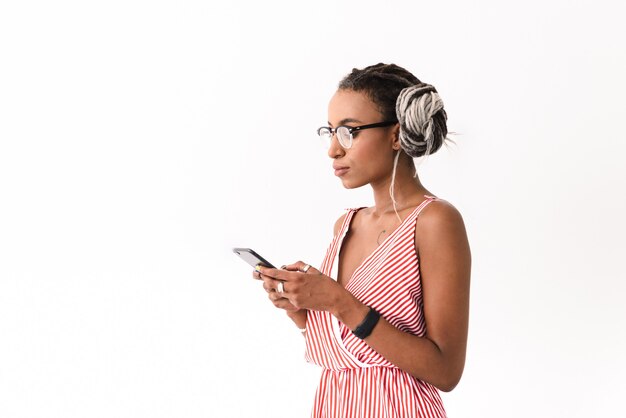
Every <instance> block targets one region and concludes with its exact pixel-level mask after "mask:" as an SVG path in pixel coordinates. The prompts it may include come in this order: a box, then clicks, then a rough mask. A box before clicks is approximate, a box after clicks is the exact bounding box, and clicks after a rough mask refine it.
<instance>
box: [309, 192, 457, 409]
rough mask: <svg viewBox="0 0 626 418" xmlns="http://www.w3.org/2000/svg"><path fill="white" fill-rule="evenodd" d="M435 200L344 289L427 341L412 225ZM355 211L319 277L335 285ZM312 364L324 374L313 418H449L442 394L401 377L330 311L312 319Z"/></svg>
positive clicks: (403, 374) (405, 223)
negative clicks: (344, 244) (334, 280)
mask: <svg viewBox="0 0 626 418" xmlns="http://www.w3.org/2000/svg"><path fill="white" fill-rule="evenodd" d="M435 199H436V198H435V197H432V196H426V200H424V202H422V203H421V204H420V205H419V206H418V207H417V208H415V209H414V210H413V212H412V213H411V214H410V215H409V216H408V217H407V218H406V219H405V220H404V221H403V222H402V223H401V224H400V226H399V227H398V228H397V229H396V230H395V231H394V232H393V233H392V234H391V235H389V236H388V237H387V239H386V240H385V241H384V242H383V243H382V244H381V245H380V246H379V247H378V248H376V250H374V252H373V253H372V254H370V255H369V256H368V257H367V258H366V259H365V260H364V261H363V263H362V264H361V265H360V266H359V267H357V269H356V270H355V271H354V274H353V276H352V277H351V278H350V280H349V281H348V284H347V285H346V289H347V290H348V291H350V293H352V294H353V295H354V296H355V297H356V298H357V299H359V300H360V301H361V302H363V303H365V304H366V305H369V306H371V307H373V308H374V309H376V310H377V311H378V312H380V314H381V315H382V316H383V317H384V318H385V319H386V320H387V321H388V322H389V323H391V324H392V325H394V326H395V327H397V328H399V329H401V330H403V331H405V332H409V333H411V334H415V335H418V336H423V335H424V334H425V333H426V323H425V320H424V312H423V309H422V287H421V280H420V273H419V262H418V258H417V253H416V251H415V222H416V220H417V217H418V216H419V214H420V212H421V211H422V209H423V208H424V207H426V206H427V205H428V204H429V203H430V202H432V201H433V200H435ZM357 211H358V209H350V210H349V211H348V214H347V216H346V217H345V219H344V221H343V224H342V225H341V228H340V230H339V232H338V233H337V235H336V236H335V237H334V239H333V241H332V243H331V244H330V246H329V248H328V251H327V253H326V257H325V258H324V261H323V262H322V266H321V271H322V272H323V273H324V274H326V275H329V276H331V277H336V274H333V273H334V270H335V271H336V268H337V262H338V254H339V250H340V249H341V244H342V242H343V239H344V238H345V236H346V233H347V232H348V229H349V228H350V222H351V220H352V218H353V216H354V214H355V213H356V212H357ZM306 328H307V332H306V353H305V358H306V360H307V361H309V362H312V363H315V364H317V365H319V366H321V367H322V368H323V371H322V376H321V380H320V384H319V386H318V389H317V392H316V394H315V402H314V405H313V411H312V412H311V416H312V417H315V418H319V417H328V418H330V417H333V418H339V417H341V418H352V417H354V418H357V417H358V418H365V417H377V418H379V417H389V418H391V417H428V418H442V417H445V416H446V412H445V410H444V408H443V404H442V402H441V397H440V395H439V391H438V390H437V389H436V388H435V387H434V386H432V385H431V384H429V383H426V382H424V381H422V380H419V379H417V378H415V377H413V376H411V375H409V374H408V373H406V372H404V371H402V370H400V369H399V368H397V367H396V366H394V365H393V364H391V363H390V362H389V361H387V360H386V359H385V358H384V357H383V356H381V355H380V354H378V353H377V352H376V351H374V350H373V349H372V348H371V347H370V346H369V345H368V344H367V343H366V342H365V341H363V340H360V339H358V338H357V337H355V336H354V335H353V334H352V332H351V331H350V329H349V328H348V327H346V326H345V325H344V324H342V323H340V322H339V321H338V320H337V319H336V318H335V317H334V316H332V315H331V314H330V313H328V312H326V311H309V312H308V317H307V325H306Z"/></svg>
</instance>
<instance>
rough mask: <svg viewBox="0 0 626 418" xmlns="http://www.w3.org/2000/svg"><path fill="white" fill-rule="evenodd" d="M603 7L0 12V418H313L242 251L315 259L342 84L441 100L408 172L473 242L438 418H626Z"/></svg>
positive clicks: (617, 36) (616, 92)
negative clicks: (405, 79)
mask: <svg viewBox="0 0 626 418" xmlns="http://www.w3.org/2000/svg"><path fill="white" fill-rule="evenodd" d="M620 11H621V6H620V2H617V1H614V2H609V1H600V2H597V1H596V2H591V1H577V2H572V1H547V2H518V3H514V4H513V3H508V2H496V1H478V2H461V1H457V2H401V1H388V2H384V3H380V2H372V1H359V2H356V1H350V2H341V1H339V2H315V3H309V4H300V2H269V3H267V2H252V1H247V2H229V3H225V2H224V3H223V4H220V3H211V2H200V1H195V2H171V1H169V2H168V1H163V2H145V1H144V2H142V1H124V2H121V1H118V2H115V1H113V2H98V3H96V2H77V1H75V2H70V1H61V2H41V1H40V2H29V1H23V2H4V3H2V5H0V416H1V417H7V418H9V417H10V418H18V417H19V418H22V417H24V418H26V417H29V418H30V417H46V418H51V417H63V418H68V417H148V416H149V417H207V416H210V417H214V416H216V417H217V416H220V417H222V416H223V417H296V416H308V414H309V410H310V407H311V402H312V399H313V394H314V391H315V388H316V385H317V379H318V376H319V370H318V369H317V368H316V367H315V366H311V365H308V364H306V363H305V362H304V359H303V352H304V344H303V341H302V338H301V336H300V335H299V333H298V331H297V330H296V329H295V327H294V326H293V325H292V324H291V323H290V321H289V320H288V319H287V318H286V317H285V316H284V315H283V314H282V312H280V311H278V310H276V309H274V308H273V306H272V305H271V304H270V303H269V302H268V301H267V300H266V299H265V295H264V292H263V290H262V289H261V287H260V284H259V283H258V282H255V281H253V280H252V279H251V271H250V268H248V267H247V266H246V265H245V264H244V263H242V262H241V261H240V260H239V259H237V258H236V257H235V256H234V255H232V253H231V247H235V246H247V247H252V248H254V249H256V250H257V251H258V252H260V253H261V254H262V255H264V256H265V257H267V258H268V259H270V261H272V262H274V263H276V264H279V265H280V264H284V263H289V262H293V261H296V260H300V259H302V260H304V261H307V262H309V263H311V264H313V265H318V264H319V262H320V261H321V259H322V257H323V255H324V252H325V250H326V247H327V245H328V244H329V242H330V239H331V235H332V225H333V223H334V221H335V219H336V218H337V217H338V216H339V215H340V214H341V213H342V212H343V210H344V209H345V208H346V207H351V206H362V205H368V204H371V203H372V201H371V196H370V190H369V189H367V188H363V189H359V190H344V189H343V188H342V186H341V184H340V182H339V181H338V180H337V179H336V178H334V176H333V175H332V172H331V170H330V163H331V162H330V160H329V159H328V157H327V156H326V155H325V151H324V150H323V149H322V148H321V146H320V145H319V144H318V143H317V141H316V137H315V129H316V128H317V127H318V126H320V125H321V124H323V123H324V122H325V121H326V119H327V118H326V106H327V103H328V100H329V98H330V96H331V95H332V93H333V92H334V89H335V86H336V85H337V82H338V81H339V79H340V78H341V77H342V76H343V75H345V74H346V73H347V72H349V71H350V70H351V69H352V67H363V66H366V65H370V64H374V63H377V62H395V63H397V64H399V65H402V66H404V67H406V68H408V69H409V70H411V71H412V72H414V73H415V74H416V75H417V76H418V77H419V78H420V79H422V80H423V81H425V82H428V83H431V84H433V85H435V86H436V87H437V89H438V90H439V92H440V94H441V96H442V97H443V99H444V102H445V104H446V110H447V112H448V116H449V128H450V130H452V131H455V132H457V133H458V135H456V136H455V137H454V139H455V141H456V145H452V146H451V147H449V148H447V149H445V148H444V149H442V150H441V151H440V152H439V153H437V154H435V155H433V156H431V157H430V158H428V159H427V160H425V161H421V162H419V164H420V165H419V171H420V175H421V178H422V181H423V182H424V184H425V185H426V186H427V187H428V188H429V189H430V190H432V191H433V192H434V193H436V194H437V195H439V196H440V197H442V198H445V199H447V200H449V201H450V202H452V203H453V204H454V205H455V206H457V208H458V209H459V210H460V211H461V213H462V214H463V216H464V218H465V221H466V225H467V229H468V233H469V237H470V242H471V245H472V251H473V259H474V265H473V272H472V299H471V319H470V339H469V346H468V355H467V364H466V369H465V374H464V376H463V379H462V380H461V383H460V384H459V386H458V387H457V388H456V389H455V390H454V391H452V392H450V393H445V394H443V398H444V403H445V405H446V408H447V410H448V413H449V415H450V416H451V417H477V416H480V417H502V416H507V417H527V416H533V417H587V416H621V415H623V414H624V408H623V406H622V405H621V402H620V400H619V399H620V398H621V396H622V395H623V393H624V392H626V384H625V383H624V374H625V373H626V361H625V360H624V353H625V352H626V331H624V328H625V327H624V318H626V308H625V307H624V304H623V299H624V296H625V293H626V285H625V284H624V280H623V279H624V274H623V272H622V262H621V261H622V259H623V254H624V252H625V251H626V245H625V244H624V236H625V234H626V223H625V222H624V219H623V216H624V215H623V214H624V213H625V212H626V196H625V193H624V179H625V178H626V176H625V174H626V172H625V171H626V170H625V169H624V164H623V162H622V161H623V158H624V157H623V155H624V153H625V152H626V146H625V145H624V140H625V139H626V135H625V134H624V129H623V127H622V126H621V125H622V121H623V118H624V115H625V110H626V109H625V106H624V101H623V98H624V97H625V95H626V82H625V81H624V78H623V74H626V49H625V48H624V46H623V40H624V39H626V31H625V30H624V29H623V28H624V26H623V24H622V22H621V20H622V19H621V17H620V16H622V15H623V13H620Z"/></svg>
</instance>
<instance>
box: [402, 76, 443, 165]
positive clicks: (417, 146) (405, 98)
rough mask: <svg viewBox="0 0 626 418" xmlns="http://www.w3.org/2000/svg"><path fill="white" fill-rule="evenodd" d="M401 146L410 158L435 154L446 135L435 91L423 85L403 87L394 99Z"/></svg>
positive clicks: (440, 107) (441, 105)
mask: <svg viewBox="0 0 626 418" xmlns="http://www.w3.org/2000/svg"><path fill="white" fill-rule="evenodd" d="M396 116H397V117H398V121H399V123H400V144H401V145H402V149H403V150H404V152H406V153H407V154H408V155H410V156H411V157H414V158H416V157H421V156H423V155H430V154H432V153H434V152H435V151H437V150H438V149H439V148H440V147H441V145H442V144H443V141H444V140H445V139H446V136H447V135H448V128H447V126H446V120H447V115H446V112H445V110H443V100H441V97H439V94H438V93H437V90H436V89H435V88H434V87H433V86H431V85H430V84H426V83H419V84H416V85H414V86H410V87H406V88H405V89H403V90H402V91H401V92H400V95H399V96H398V99H397V100H396Z"/></svg>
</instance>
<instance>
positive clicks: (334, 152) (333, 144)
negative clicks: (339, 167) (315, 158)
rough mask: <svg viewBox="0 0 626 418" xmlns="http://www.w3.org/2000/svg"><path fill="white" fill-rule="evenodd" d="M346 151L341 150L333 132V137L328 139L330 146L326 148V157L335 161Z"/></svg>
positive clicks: (335, 133)
mask: <svg viewBox="0 0 626 418" xmlns="http://www.w3.org/2000/svg"><path fill="white" fill-rule="evenodd" d="M345 153H346V150H344V149H343V147H342V146H341V144H340V143H339V139H337V132H333V136H332V137H330V146H329V147H328V156H329V157H330V158H332V159H336V158H339V157H341V156H342V155H345Z"/></svg>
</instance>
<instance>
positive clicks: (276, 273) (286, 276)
mask: <svg viewBox="0 0 626 418" xmlns="http://www.w3.org/2000/svg"><path fill="white" fill-rule="evenodd" d="M255 269H256V271H258V272H260V273H261V274H262V275H263V276H269V277H271V278H272V279H275V280H282V281H289V280H290V279H291V278H292V277H291V276H290V274H291V272H289V271H287V270H280V269H273V268H269V267H263V266H260V265H259V266H256V268H255Z"/></svg>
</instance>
